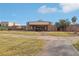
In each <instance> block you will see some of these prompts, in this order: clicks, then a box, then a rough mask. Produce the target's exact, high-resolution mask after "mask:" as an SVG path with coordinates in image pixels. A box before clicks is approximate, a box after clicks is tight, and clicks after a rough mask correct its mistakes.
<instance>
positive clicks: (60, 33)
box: [47, 32, 73, 36]
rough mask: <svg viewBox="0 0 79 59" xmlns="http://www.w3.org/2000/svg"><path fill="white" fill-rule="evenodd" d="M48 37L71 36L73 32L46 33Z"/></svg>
mask: <svg viewBox="0 0 79 59" xmlns="http://www.w3.org/2000/svg"><path fill="white" fill-rule="evenodd" d="M47 34H48V35H49V36H72V35H73V32H47Z"/></svg>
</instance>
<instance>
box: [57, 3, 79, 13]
mask: <svg viewBox="0 0 79 59" xmlns="http://www.w3.org/2000/svg"><path fill="white" fill-rule="evenodd" d="M59 5H60V7H61V11H62V12H64V13H68V12H73V11H76V10H78V9H79V4H78V3H69V4H68V3H60V4H59Z"/></svg>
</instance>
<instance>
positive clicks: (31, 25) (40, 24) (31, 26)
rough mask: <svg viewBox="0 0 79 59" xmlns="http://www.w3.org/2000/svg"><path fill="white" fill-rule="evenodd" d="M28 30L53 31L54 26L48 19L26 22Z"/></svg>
mask: <svg viewBox="0 0 79 59" xmlns="http://www.w3.org/2000/svg"><path fill="white" fill-rule="evenodd" d="M27 30H28V31H55V30H56V28H55V26H54V25H52V23H51V22H48V21H34V22H28V23H27Z"/></svg>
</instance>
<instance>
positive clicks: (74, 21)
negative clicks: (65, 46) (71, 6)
mask: <svg viewBox="0 0 79 59" xmlns="http://www.w3.org/2000/svg"><path fill="white" fill-rule="evenodd" d="M71 20H72V23H73V24H75V23H76V20H77V17H76V16H73V17H72V19H71Z"/></svg>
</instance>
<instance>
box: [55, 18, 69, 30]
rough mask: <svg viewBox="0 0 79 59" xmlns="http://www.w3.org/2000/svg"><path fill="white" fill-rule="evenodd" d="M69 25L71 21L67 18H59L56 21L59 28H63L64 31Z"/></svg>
mask: <svg viewBox="0 0 79 59" xmlns="http://www.w3.org/2000/svg"><path fill="white" fill-rule="evenodd" d="M69 25H70V22H69V21H68V20H65V19H61V20H59V22H56V23H55V26H56V27H57V29H59V30H60V29H62V31H65V30H66V28H67V27H68V26H69Z"/></svg>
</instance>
